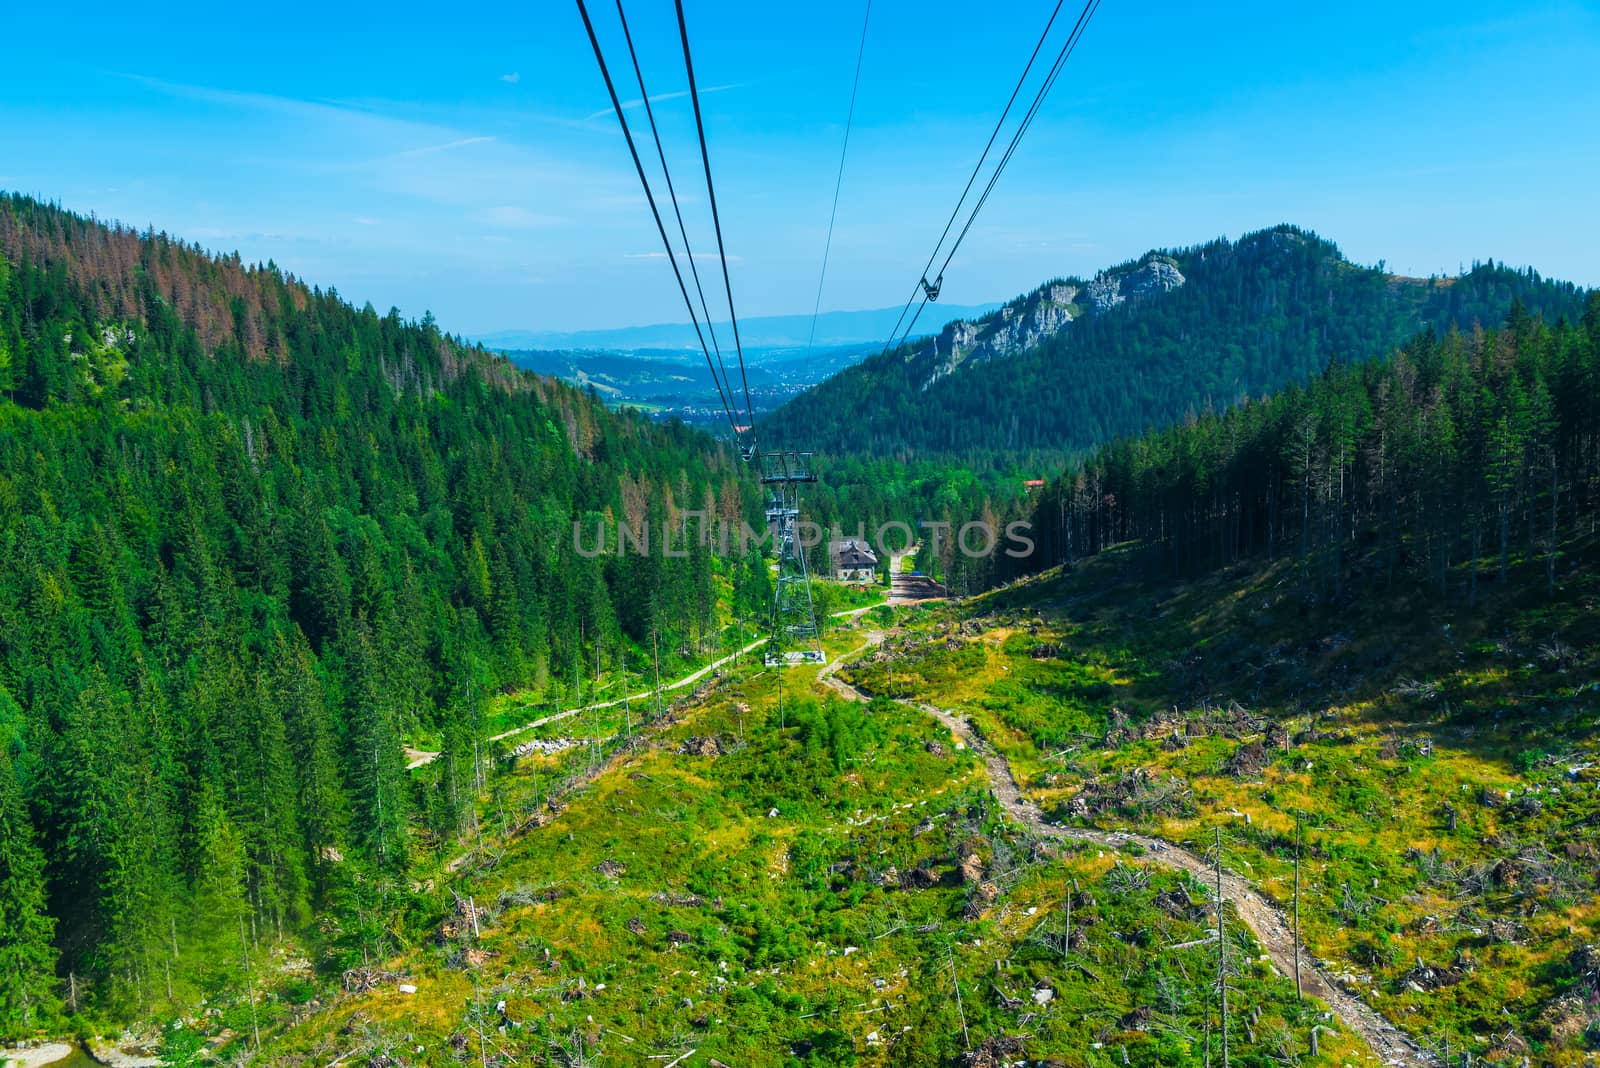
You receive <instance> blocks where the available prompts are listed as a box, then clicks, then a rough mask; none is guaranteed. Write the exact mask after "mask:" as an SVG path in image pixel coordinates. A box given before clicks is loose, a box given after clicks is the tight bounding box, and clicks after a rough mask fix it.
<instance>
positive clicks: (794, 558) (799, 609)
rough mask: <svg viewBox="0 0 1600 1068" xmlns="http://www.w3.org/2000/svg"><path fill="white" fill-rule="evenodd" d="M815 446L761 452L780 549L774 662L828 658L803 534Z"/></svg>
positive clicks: (771, 643)
mask: <svg viewBox="0 0 1600 1068" xmlns="http://www.w3.org/2000/svg"><path fill="white" fill-rule="evenodd" d="M816 480H817V474H816V472H815V471H814V470H812V467H811V454H810V453H809V452H796V451H794V450H780V451H777V452H764V453H762V454H761V487H762V490H763V491H764V493H765V495H766V499H767V529H768V530H770V531H772V533H773V538H774V541H775V542H776V545H777V550H778V578H777V582H776V583H775V588H774V589H773V594H772V637H771V638H770V639H769V640H768V642H767V652H766V656H765V658H764V659H765V662H766V664H767V666H769V667H788V666H790V665H794V664H825V663H827V657H826V656H825V655H824V654H823V652H822V634H821V631H820V630H819V629H818V627H817V609H816V605H815V604H814V603H813V602H812V599H811V574H810V570H809V568H808V567H807V564H806V547H805V544H804V543H803V541H802V540H801V537H800V487H801V486H802V485H803V484H805V483H807V482H815V481H816Z"/></svg>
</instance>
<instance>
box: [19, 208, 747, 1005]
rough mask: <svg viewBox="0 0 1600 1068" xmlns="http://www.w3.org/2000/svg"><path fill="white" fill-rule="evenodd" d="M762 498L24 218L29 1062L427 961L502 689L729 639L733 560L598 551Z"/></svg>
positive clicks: (295, 300) (277, 309) (544, 397)
mask: <svg viewBox="0 0 1600 1068" xmlns="http://www.w3.org/2000/svg"><path fill="white" fill-rule="evenodd" d="M742 477H743V476H742V475H741V471H740V469H739V465H738V463H737V461H736V460H735V459H734V458H733V454H732V453H731V451H730V450H727V449H724V448H722V447H720V446H718V445H716V444H715V443H713V442H712V441H711V440H710V439H709V438H707V437H705V436H704V435H702V434H700V433H698V432H692V431H689V430H686V429H685V428H683V427H682V426H681V425H672V424H656V423H651V422H648V421H646V420H645V419H644V418H642V417H640V416H637V415H634V414H628V413H620V414H619V413H612V412H608V411H606V410H605V408H604V407H603V406H602V405H601V404H600V403H599V402H598V400H597V399H596V398H594V397H593V396H592V395H589V394H585V393H583V392H579V391H577V390H574V389H571V388H568V387H565V386H562V385H559V384H557V383H555V382H553V381H551V380H548V379H543V378H539V377H536V376H532V375H529V374H525V373H523V372H520V371H518V370H516V369H514V368H512V367H511V366H510V365H509V364H507V363H506V362H504V361H503V360H500V359H498V358H493V357H491V356H489V355H488V354H486V353H484V352H483V351H481V350H478V349H473V348H470V347H468V346H466V345H464V344H463V343H462V342H460V341H458V340H456V339H454V338H452V337H450V336H447V335H445V334H444V333H442V332H441V330H440V328H439V327H438V326H437V325H436V324H435V323H434V322H433V320H432V318H431V316H425V317H424V318H423V319H422V321H420V322H413V321H407V320H403V319H402V318H401V317H400V315H399V314H398V313H397V312H394V311H391V312H390V313H389V314H387V315H382V314H379V313H378V312H376V311H375V310H374V309H372V308H371V307H370V306H369V307H366V308H360V309H358V308H354V307H352V306H350V305H349V304H347V303H346V302H344V301H343V300H341V299H340V297H339V295H338V294H337V293H335V292H332V291H327V292H324V291H320V290H318V289H315V288H312V287H310V286H307V285H306V284H304V283H302V282H300V281H298V280H297V279H295V278H293V277H291V276H288V275H286V274H285V273H283V272H282V271H280V270H278V269H276V268H275V267H273V266H272V265H270V264H268V265H265V266H262V265H249V264H245V263H242V262H240V260H239V259H238V257H237V256H231V257H228V256H223V257H218V256H212V255H209V254H207V253H205V252H204V251H202V250H201V249H199V248H198V247H196V246H191V245H186V244H184V243H182V242H179V241H177V240H174V239H171V238H169V237H167V236H166V235H165V234H156V233H149V232H146V233H138V232H134V231H131V230H128V229H126V228H123V227H120V226H111V225H104V224H101V223H100V222H97V221H96V220H94V219H91V218H83V217H80V216H76V215H73V214H69V213H68V212H65V211H63V210H60V209H59V208H57V207H54V206H51V205H47V204H43V203H39V202H37V201H35V200H31V199H28V198H25V197H19V196H9V197H6V198H4V199H3V200H0V975H4V976H5V980H4V982H0V1036H7V1035H24V1034H28V1033H30V1032H33V1031H34V1030H36V1029H37V1028H40V1027H44V1026H52V1025H53V1024H55V1023H56V1022H58V1021H59V1019H60V1015H59V1014H60V1013H61V1012H62V1010H63V1009H65V1010H67V1011H70V1012H74V1013H80V1014H81V1013H88V1014H93V1015H97V1016H98V1018H100V1019H118V1018H124V1019H125V1018H129V1017H133V1016H137V1015H138V1014H141V1013H146V1012H153V1011H156V1009H157V1007H158V1006H162V1005H174V1004H191V1005H192V1004H193V1003H194V998H195V997H196V996H197V994H198V993H199V992H213V993H214V992H216V991H218V990H221V989H226V988H228V987H229V986H230V984H233V983H236V982H240V981H241V980H240V977H241V976H242V975H245V974H247V973H248V968H249V966H250V962H251V960H252V958H253V957H259V955H261V954H263V953H266V952H268V951H269V949H270V947H272V946H274V945H275V944H278V943H279V941H280V940H281V939H282V938H283V937H284V936H286V935H291V936H300V937H303V938H304V939H306V940H308V941H309V942H310V943H311V944H313V945H315V946H317V947H318V948H319V950H321V951H322V952H325V953H326V954H328V959H329V960H331V961H333V962H334V963H335V964H337V962H338V961H339V960H340V959H342V956H346V957H351V958H352V959H355V960H357V961H359V960H360V959H361V958H362V956H363V955H364V954H365V953H366V952H367V947H368V946H370V945H373V944H378V943H382V942H383V940H384V937H383V936H384V933H385V931H390V932H392V931H400V930H403V929H404V926H405V924H404V920H403V916H404V914H405V912H406V909H407V908H409V907H411V906H410V904H408V902H409V901H410V900H411V898H410V897H409V896H408V893H407V890H406V887H407V886H408V880H407V873H408V871H410V870H411V869H412V868H413V867H414V866H415V865H416V864H418V863H419V862H421V861H425V860H426V859H427V858H429V857H436V856H438V855H439V854H441V853H442V852H443V851H445V850H447V849H448V848H449V846H450V843H451V842H452V840H453V839H455V838H456V837H457V836H458V835H460V834H461V833H462V832H463V831H464V830H466V829H467V828H468V827H469V826H470V824H471V822H472V820H473V818H474V816H473V812H474V808H473V799H474V798H475V797H476V788H477V787H480V786H481V785H482V784H483V780H484V775H483V764H484V759H485V757H484V753H483V751H482V748H481V747H480V745H479V744H478V741H479V738H480V736H481V735H482V733H483V732H482V730H481V719H482V717H483V715H484V710H485V707H486V702H487V700H488V698H489V697H490V696H491V695H492V694H494V693H496V692H499V691H503V690H506V689H510V688H523V689H525V690H527V691H528V692H530V693H532V694H534V695H540V694H542V695H544V696H546V697H547V698H549V699H550V700H569V699H571V698H573V697H575V696H576V691H577V690H578V689H579V688H581V687H582V686H583V685H584V680H585V679H588V678H590V677H592V676H593V675H594V674H596V673H598V672H600V671H602V670H610V669H611V668H612V667H613V666H614V665H618V664H619V663H621V661H622V660H623V658H624V656H626V655H627V654H628V653H629V652H630V651H631V652H633V653H634V654H635V662H634V663H633V665H632V667H633V669H634V670H638V663H637V656H639V655H649V653H650V651H652V650H661V652H662V655H663V656H664V657H666V658H667V659H669V660H670V661H671V662H673V663H676V662H677V657H678V654H679V653H680V652H683V653H688V652H689V651H690V650H691V649H693V648H694V647H695V646H696V645H697V643H705V642H707V641H711V640H713V639H714V638H715V636H716V633H717V630H718V628H719V626H720V625H721V624H722V623H723V622H724V621H725V619H726V609H727V602H728V593H727V591H728V589H729V588H730V586H731V585H732V583H730V582H729V578H730V577H732V576H730V575H729V574H727V573H725V569H724V568H723V566H722V565H721V564H719V563H718V562H717V561H714V560H713V558H712V556H711V554H710V553H709V551H708V550H707V549H706V547H704V546H701V545H695V546H694V547H692V549H691V551H690V552H689V554H688V555H687V556H686V557H685V558H683V559H675V558H668V557H666V556H665V555H664V554H662V553H660V552H655V553H652V554H650V555H648V556H635V555H631V554H630V555H627V556H618V555H615V554H612V555H607V556H604V557H599V558H594V559H587V558H584V557H581V556H579V555H577V554H576V553H575V552H574V551H573V548H572V540H573V539H572V534H571V530H572V523H573V521H574V520H578V519H583V520H585V521H586V522H593V521H594V520H595V519H596V518H597V517H600V516H609V517H612V518H614V519H616V520H621V521H627V522H630V523H632V524H633V525H634V526H635V527H636V528H637V527H638V526H640V525H641V524H643V523H644V522H645V521H647V520H648V521H650V522H652V523H653V524H658V525H659V524H664V523H668V522H672V521H676V520H677V519H678V518H679V516H680V513H681V511H682V510H684V509H707V510H710V511H711V512H712V513H713V514H715V515H718V516H722V517H726V518H730V519H734V520H738V519H746V518H747V519H750V520H751V521H752V522H754V523H759V512H758V511H754V510H753V509H755V508H756V500H757V498H756V496H755V494H754V489H753V486H751V485H750V484H749V483H748V482H747V481H741V478H742ZM735 570H736V569H735ZM757 571H758V572H759V573H758V574H755V575H754V581H753V583H752V582H751V581H747V582H744V583H743V584H742V587H741V588H745V589H751V588H753V589H755V591H756V592H755V593H754V594H752V596H753V598H754V600H753V601H752V602H751V603H758V602H759V601H760V600H761V598H762V596H763V595H762V594H761V593H760V590H759V586H760V583H761V582H762V581H764V575H765V571H764V569H757ZM746 577H747V578H750V577H751V576H746ZM580 665H582V667H581V670H580ZM417 738H425V739H429V740H431V741H432V742H433V744H434V745H435V747H436V748H439V749H440V750H442V756H441V758H440V759H438V760H436V761H434V762H433V763H432V764H431V765H429V766H427V767H426V768H423V769H422V770H420V771H418V772H415V773H411V774H408V773H407V771H406V770H405V758H404V757H403V755H402V743H403V741H410V740H412V739H417Z"/></svg>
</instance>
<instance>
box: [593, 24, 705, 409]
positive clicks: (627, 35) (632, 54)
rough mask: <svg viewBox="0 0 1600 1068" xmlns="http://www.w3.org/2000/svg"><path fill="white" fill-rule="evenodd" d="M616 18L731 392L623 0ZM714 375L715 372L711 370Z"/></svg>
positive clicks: (680, 233) (680, 232) (701, 302)
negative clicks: (623, 6)
mask: <svg viewBox="0 0 1600 1068" xmlns="http://www.w3.org/2000/svg"><path fill="white" fill-rule="evenodd" d="M617 18H618V19H620V20H621V22H622V36H623V39H624V40H626V41H627V42H628V58H629V59H631V60H632V61H633V76H634V78H635V79H637V81H638V83H639V99H640V101H641V102H643V104H644V114H645V117H646V118H647V119H649V120H650V136H651V137H652V138H653V139H654V140H655V143H656V158H657V159H659V160H660V161H661V173H662V174H663V175H665V176H666V179H667V193H668V195H670V196H671V197H672V213H673V215H675V216H677V219H678V234H679V236H681V237H682V238H683V254H684V258H685V259H687V260H688V261H689V274H690V275H691V276H692V277H693V278H694V289H695V293H696V294H698V295H699V297H700V311H701V314H703V315H704V316H705V318H706V332H707V333H708V334H710V335H711V348H712V351H714V352H715V353H716V355H717V368H718V369H719V370H720V371H721V372H722V378H721V379H720V381H719V382H718V385H717V392H718V393H724V387H726V393H725V394H724V395H727V394H731V393H732V392H733V385H732V383H731V382H730V381H729V380H728V368H727V365H726V364H724V363H723V362H722V346H721V345H719V344H718V343H717V327H716V324H715V323H714V322H713V321H712V319H711V309H710V308H709V307H708V306H707V305H706V291H705V290H704V289H703V288H702V287H701V285H700V269H699V268H698V267H696V266H695V265H694V249H693V248H691V247H690V245H689V231H688V229H687V227H685V226H684V224H683V212H682V211H681V210H680V209H679V207H678V191H677V189H676V188H674V186H673V184H672V171H671V170H670V169H669V168H668V167H667V154H666V151H665V150H664V149H663V148H662V147H661V131H660V130H659V129H657V128H656V113H655V108H652V107H651V106H650V93H649V92H648V91H647V90H646V89H645V87H644V74H643V73H642V72H641V71H640V69H639V54H638V53H637V52H636V51H634V47H633V33H632V32H631V31H630V30H629V29H628V16H627V15H626V14H625V13H624V12H623V10H622V0H617ZM713 377H715V374H714V373H713Z"/></svg>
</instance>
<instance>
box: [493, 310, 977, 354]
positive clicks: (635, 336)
mask: <svg viewBox="0 0 1600 1068" xmlns="http://www.w3.org/2000/svg"><path fill="white" fill-rule="evenodd" d="M998 306H999V305H996V304H972V305H950V306H948V307H945V308H943V309H942V310H944V311H945V312H946V313H947V314H949V315H951V316H954V317H957V318H976V317H979V316H982V315H986V314H988V313H989V312H991V311H993V310H994V309H995V308H997V307H998ZM899 314H900V309H899V308H869V309H865V310H862V311H831V312H823V313H822V314H821V315H818V316H817V332H816V338H815V342H814V343H815V344H816V345H817V346H819V347H828V346H838V345H860V344H867V343H870V342H878V343H879V344H883V343H885V342H886V341H887V340H888V337H889V334H890V332H891V331H892V330H893V329H894V325H895V319H896V317H897V316H899ZM715 327H716V330H717V332H718V336H719V337H724V338H730V339H731V338H732V336H733V335H732V331H731V329H729V326H728V324H727V323H723V322H719V323H717V324H715ZM739 337H740V340H741V341H742V342H743V344H744V347H745V348H746V349H747V350H748V349H790V348H796V347H799V348H803V347H805V346H806V344H807V343H808V342H809V341H811V316H809V315H765V316H756V317H754V318H751V319H740V320H739ZM477 340H479V341H481V342H482V343H483V344H485V345H487V346H489V347H491V348H496V349H603V350H608V351H613V352H637V351H639V350H641V349H657V350H683V351H684V353H685V354H686V355H693V356H694V357H695V358H699V342H698V341H696V339H695V333H694V327H693V326H692V325H690V324H689V323H657V324H653V325H650V326H624V327H616V328H613V329H605V330H575V331H567V332H561V331H552V330H500V331H495V332H493V333H488V334H483V335H481V336H480V337H479V338H478V339H477Z"/></svg>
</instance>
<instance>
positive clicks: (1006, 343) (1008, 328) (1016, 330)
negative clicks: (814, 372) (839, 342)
mask: <svg viewBox="0 0 1600 1068" xmlns="http://www.w3.org/2000/svg"><path fill="white" fill-rule="evenodd" d="M1183 282H1184V278H1183V274H1182V272H1180V271H1179V270H1178V266H1177V264H1176V263H1175V262H1173V261H1172V260H1171V259H1169V258H1167V257H1165V256H1154V255H1152V256H1147V257H1145V259H1144V260H1142V261H1141V262H1140V263H1139V264H1138V265H1137V266H1134V267H1131V268H1126V269H1123V270H1121V271H1107V272H1104V273H1102V274H1100V275H1098V276H1097V277H1096V278H1095V279H1094V280H1093V281H1092V282H1081V281H1078V280H1076V279H1068V280H1065V281H1060V282H1050V283H1048V284H1046V285H1044V286H1041V287H1040V288H1038V289H1036V290H1034V291H1033V292H1032V293H1029V294H1028V295H1026V296H1024V297H1020V298H1018V299H1017V300H1014V301H1012V302H1011V303H1010V304H1007V305H1006V306H1005V307H1004V308H1001V309H1000V310H999V311H997V312H995V313H994V314H993V315H989V316H985V317H984V318H982V319H979V320H976V321H973V322H968V321H966V320H957V321H955V322H953V323H949V324H947V325H946V326H945V328H944V329H943V330H941V331H940V332H939V334H938V335H937V336H935V337H933V338H930V339H929V340H928V341H926V342H924V343H923V344H922V345H920V346H919V347H917V348H916V349H913V350H911V351H910V352H909V353H908V354H907V356H906V363H907V365H908V366H910V367H911V368H913V370H914V371H915V373H916V375H917V377H918V378H919V379H920V381H921V387H922V389H924V390H926V389H927V388H928V387H929V386H931V385H933V384H934V383H935V382H937V381H939V380H940V379H941V378H944V377H945V376H946V375H949V374H951V373H952V372H953V371H955V370H956V369H957V368H959V367H961V366H962V365H964V364H966V363H969V362H974V361H976V362H984V361H990V360H998V359H1004V358H1005V357H1007V356H1012V355H1015V354H1017V353H1019V352H1023V351H1025V350H1027V349H1031V348H1034V347H1036V346H1038V345H1040V344H1041V343H1043V342H1044V341H1046V340H1048V339H1050V338H1052V337H1054V336H1055V335H1056V334H1058V333H1060V332H1061V331H1063V330H1065V329H1067V328H1068V327H1070V326H1071V325H1072V323H1073V321H1074V320H1076V319H1079V318H1082V317H1083V316H1085V315H1098V314H1102V313H1104V312H1107V311H1110V310H1111V309H1112V308H1114V307H1116V306H1117V305H1119V304H1125V303H1127V302H1128V301H1130V300H1133V301H1137V300H1139V299H1141V298H1144V297H1152V296H1159V295H1161V294H1163V293H1166V292H1168V291H1169V290H1173V289H1176V288H1178V287H1179V286H1181V285H1183Z"/></svg>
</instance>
